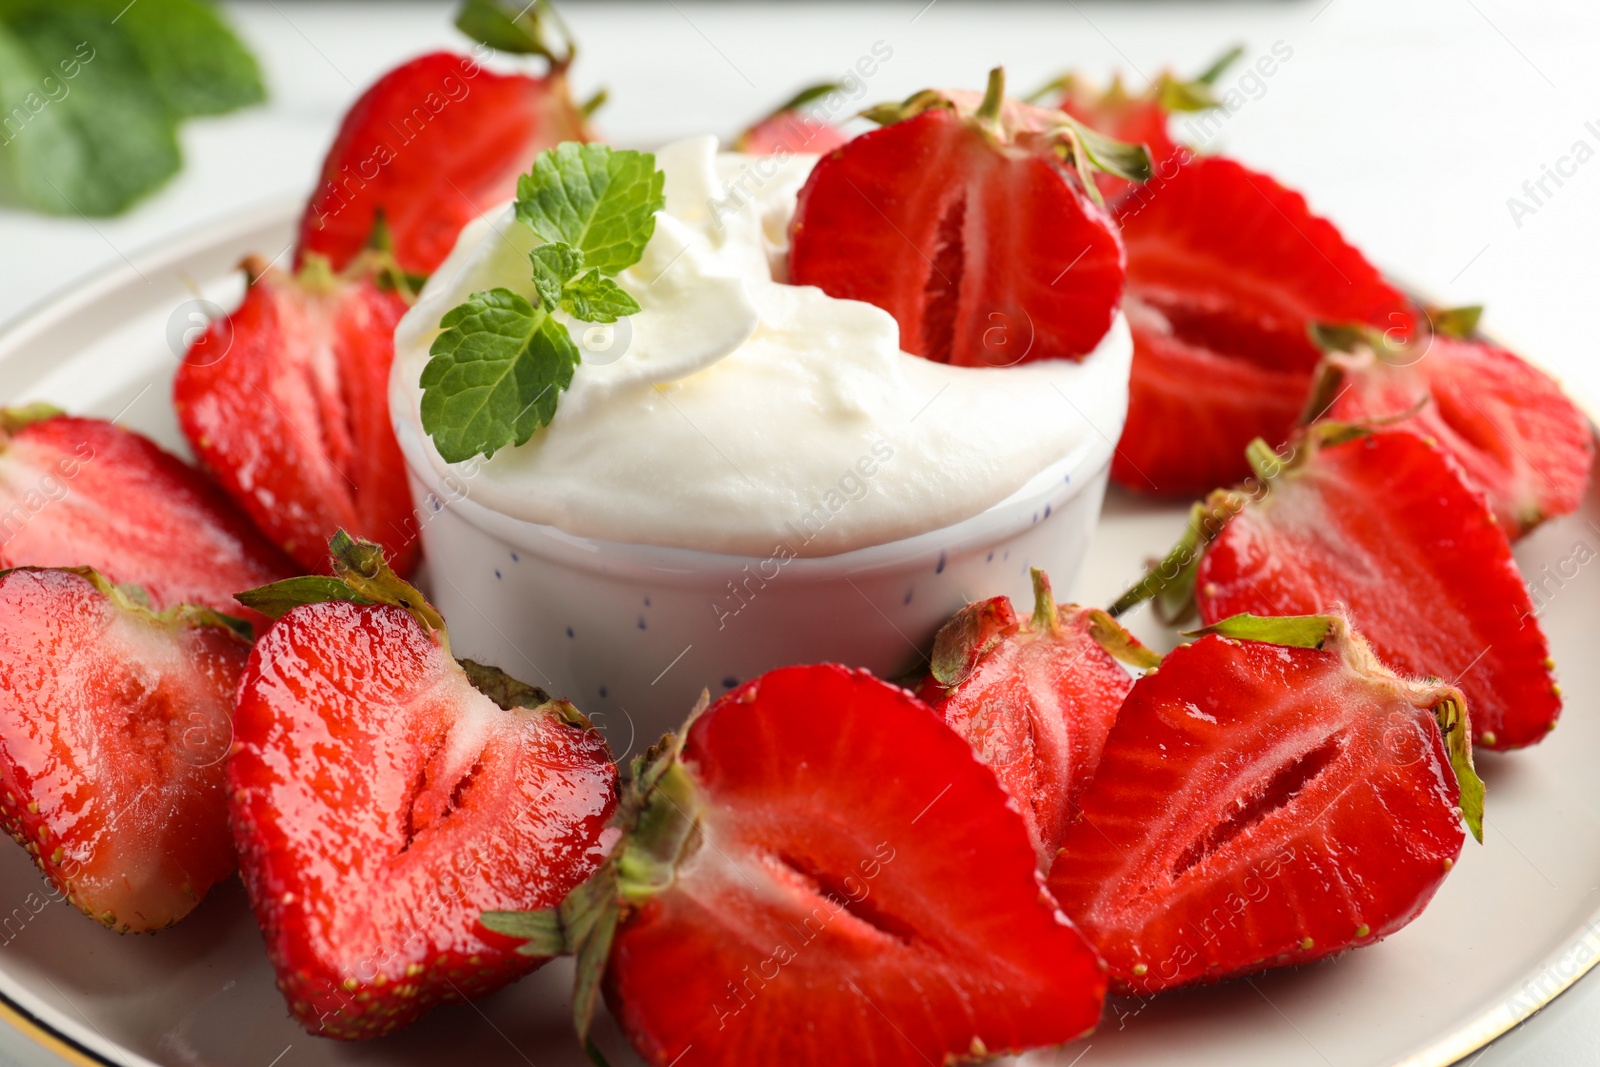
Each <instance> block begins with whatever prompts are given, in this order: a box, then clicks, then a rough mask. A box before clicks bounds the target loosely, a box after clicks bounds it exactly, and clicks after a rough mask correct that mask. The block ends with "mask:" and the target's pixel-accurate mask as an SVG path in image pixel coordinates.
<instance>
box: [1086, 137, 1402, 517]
mask: <svg viewBox="0 0 1600 1067" xmlns="http://www.w3.org/2000/svg"><path fill="white" fill-rule="evenodd" d="M1116 211H1117V220H1118V222H1119V223H1121V225H1122V237H1123V241H1124V243H1125V244H1126V246H1127V252H1128V298H1127V304H1128V323H1129V325H1130V326H1131V327H1132V328H1133V345H1134V349H1133V375H1132V381H1131V384H1130V392H1129V401H1128V421H1127V423H1126V425H1125V426H1124V428H1123V431H1122V439H1121V440H1120V441H1119V442H1118V444H1117V455H1116V458H1114V459H1113V460H1112V465H1111V476H1112V477H1113V478H1114V479H1116V481H1117V482H1118V483H1119V484H1121V485H1124V486H1127V487H1128V488H1130V489H1135V490H1138V491H1141V492H1155V493H1161V494H1166V495H1199V494H1202V493H1205V492H1207V491H1209V490H1211V489H1214V488H1216V487H1217V486H1220V485H1227V484H1229V483H1231V482H1234V481H1238V480H1239V479H1241V478H1243V477H1244V476H1245V475H1246V474H1247V473H1248V469H1247V468H1246V467H1245V465H1244V460H1243V456H1244V449H1245V446H1246V445H1248V444H1249V443H1250V441H1252V440H1253V439H1255V438H1256V437H1263V438H1265V439H1266V440H1267V441H1268V442H1269V443H1271V444H1273V445H1277V444H1281V443H1282V442H1283V441H1284V440H1286V439H1287V438H1288V436H1289V434H1290V432H1291V431H1292V430H1293V428H1294V425H1295V422H1296V421H1297V419H1298V416H1299V414H1300V412H1301V410H1302V409H1303V408H1304V406H1305V403H1306V397H1307V395H1308V394H1309V392H1310V391H1311V383H1312V377H1313V373H1314V372H1315V370H1316V367H1317V363H1318V360H1319V359H1320V356H1321V354H1320V352H1319V351H1318V350H1317V348H1316V346H1315V345H1313V344H1312V343H1311V339H1310V337H1309V335H1308V330H1309V327H1310V326H1311V324H1312V323H1314V322H1360V323H1366V324H1370V325H1373V326H1377V327H1378V328H1380V329H1385V330H1390V331H1392V332H1394V333H1395V334H1396V335H1402V334H1408V333H1409V332H1410V331H1411V330H1412V329H1413V328H1414V326H1415V318H1414V314H1413V312H1412V311H1411V310H1410V307H1409V305H1408V303H1407V301H1406V299H1405V297H1404V296H1402V295H1401V294H1400V292H1399V291H1398V290H1396V289H1395V288H1394V287H1393V286H1391V285H1389V284H1388V283H1387V282H1385V281H1384V280H1383V278H1382V277H1381V276H1380V275H1379V274H1378V272H1377V271H1376V270H1375V269H1374V268H1373V267H1372V265H1371V264H1369V263H1368V262H1367V261H1366V259H1365V258H1363V257H1362V255H1361V253H1360V252H1358V251H1357V250H1356V249H1354V248H1353V247H1351V246H1350V245H1349V244H1348V243H1347V242H1346V241H1345V240H1344V238H1343V237H1341V236H1340V235H1339V231H1338V230H1337V229H1335V228H1334V226H1333V224H1332V223H1330V222H1328V221H1327V220H1325V219H1322V218H1320V217H1318V216H1316V215H1313V214H1312V213H1311V210H1310V209H1309V208H1308V207H1307V206H1306V202H1305V198H1304V197H1302V196H1301V195H1300V194H1299V193H1296V192H1294V191H1292V190H1290V189H1287V188H1285V187H1284V186H1282V185H1280V184H1278V183H1277V182H1276V181H1274V180H1272V179H1271V178H1269V177H1268V176H1266V175H1265V174H1260V173H1257V172H1255V171H1251V170H1249V169H1247V168H1245V167H1243V166H1240V165H1239V164H1238V163H1235V162H1233V161H1232V160H1229V159H1223V158H1220V157H1215V156H1213V157H1204V158H1196V159H1193V160H1192V161H1190V162H1187V163H1185V164H1184V165H1182V166H1177V167H1169V168H1167V169H1166V170H1165V171H1163V173H1161V174H1160V175H1158V176H1157V177H1156V178H1155V179H1154V180H1152V181H1150V182H1148V183H1147V184H1145V185H1144V186H1141V187H1139V188H1137V189H1135V190H1133V191H1132V192H1131V193H1130V194H1129V195H1128V196H1126V197H1124V198H1123V199H1122V200H1121V201H1119V202H1118V204H1117V206H1116Z"/></svg>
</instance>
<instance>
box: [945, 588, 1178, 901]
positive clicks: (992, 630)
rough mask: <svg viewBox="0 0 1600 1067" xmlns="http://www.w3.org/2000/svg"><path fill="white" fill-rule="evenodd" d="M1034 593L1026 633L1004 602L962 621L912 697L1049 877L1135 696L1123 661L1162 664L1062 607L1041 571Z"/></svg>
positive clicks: (969, 610) (970, 612)
mask: <svg viewBox="0 0 1600 1067" xmlns="http://www.w3.org/2000/svg"><path fill="white" fill-rule="evenodd" d="M1033 594H1034V606H1033V618H1032V619H1031V620H1029V621H1028V622H1021V621H1019V620H1018V619H1017V615H1016V612H1015V611H1014V610H1013V609H1012V607H1011V601H1010V600H1009V599H1008V598H1006V597H1003V596H998V597H993V598H991V599H989V600H981V601H978V602H977V603H974V604H968V605H967V606H966V607H964V608H962V609H961V610H960V611H959V612H957V613H956V615H955V617H954V618H953V619H951V620H950V621H949V622H948V623H946V624H945V625H944V628H943V629H941V630H940V631H939V635H938V637H937V638H935V640H934V645H933V664H932V666H933V669H932V672H931V673H930V674H929V675H928V677H927V678H925V679H924V680H923V682H922V684H921V686H920V687H919V688H918V690H917V692H918V695H919V696H921V697H922V698H923V699H924V700H926V701H927V702H928V705H929V707H931V708H933V710H934V711H936V712H938V713H939V714H940V715H942V716H943V717H944V720H945V722H947V723H949V724H950V726H951V728H952V729H954V730H955V731H956V733H958V734H961V735H962V736H963V737H965V738H966V739H967V740H968V741H970V742H971V743H972V747H973V749H974V750H975V751H976V752H977V753H978V757H979V758H980V759H982V760H983V762H985V763H987V764H988V765H989V767H990V768H991V769H992V770H993V771H994V772H995V774H997V775H998V776H999V778H1000V781H1001V784H1003V785H1004V786H1005V787H1006V788H1007V789H1008V790H1010V791H1011V795H1012V796H1013V797H1015V798H1016V801H1017V806H1018V807H1019V808H1020V809H1021V810H1022V818H1023V821H1024V822H1026V823H1027V824H1028V836H1029V838H1030V839H1031V840H1032V841H1033V847H1034V850H1035V851H1036V852H1037V853H1038V854H1039V863H1040V866H1041V867H1042V868H1043V869H1045V870H1049V869H1050V861H1051V859H1053V858H1054V856H1055V854H1056V849H1057V848H1059V847H1060V845H1061V835H1062V833H1063V832H1064V831H1065V830H1066V825H1067V822H1068V820H1069V819H1071V817H1072V813H1073V809H1074V806H1075V804H1076V801H1077V798H1078V794H1079V793H1081V792H1082V791H1083V789H1084V787H1085V786H1087V785H1088V784H1089V780H1090V778H1092V777H1093V776H1094V768H1095V765H1096V764H1097V763H1099V762H1100V749H1101V746H1103V745H1104V744H1105V740H1106V734H1107V733H1109V732H1110V730H1111V724H1112V722H1114V721H1115V720H1116V717H1117V709H1118V708H1119V707H1121V706H1122V699H1123V697H1125V696H1127V695H1128V690H1129V689H1130V688H1132V686H1133V679H1132V678H1131V677H1130V676H1129V675H1128V672H1127V671H1125V670H1124V669H1123V668H1122V666H1121V664H1119V663H1118V660H1122V661H1123V662H1126V663H1129V664H1132V665H1134V666H1139V667H1150V666H1153V665H1154V663H1155V661H1156V658H1157V657H1156V656H1155V654H1154V653H1152V652H1151V651H1150V650H1149V649H1147V648H1145V647H1144V646H1143V645H1141V644H1140V643H1139V642H1138V640H1137V639H1135V638H1134V637H1133V635H1131V634H1129V633H1128V632H1127V631H1126V630H1124V629H1123V628H1122V627H1121V626H1118V625H1117V623H1116V622H1115V621H1114V620H1112V618H1111V617H1110V616H1109V615H1107V614H1106V613H1105V612H1103V611H1101V610H1100V609H1098V608H1080V607H1077V606H1076V605H1068V606H1067V607H1066V608H1064V609H1063V608H1057V606H1056V602H1055V598H1054V597H1053V596H1052V595H1051V593H1050V579H1049V578H1048V577H1046V576H1045V574H1044V572H1042V571H1040V570H1038V569H1035V570H1034V571H1033Z"/></svg>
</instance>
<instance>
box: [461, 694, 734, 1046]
mask: <svg viewBox="0 0 1600 1067" xmlns="http://www.w3.org/2000/svg"><path fill="white" fill-rule="evenodd" d="M709 703H710V697H709V695H708V694H705V693H702V694H701V696H700V701H699V703H697V704H696V705H695V707H694V710H693V711H691V712H690V713H689V719H688V721H687V722H686V723H685V724H684V726H683V729H682V730H681V731H679V732H678V733H677V734H667V735H666V736H665V737H663V738H662V739H661V740H660V741H659V742H658V743H657V744H655V745H654V746H652V747H651V748H650V750H649V751H647V752H646V753H645V754H644V755H642V756H638V757H636V758H635V759H634V761H633V766H632V780H631V781H630V782H629V783H628V785H627V786H626V787H625V788H624V790H623V794H622V796H621V798H620V799H619V801H618V803H617V813H616V816H615V817H614V818H613V819H612V821H611V825H612V826H614V827H616V828H617V829H618V830H620V831H621V832H622V833H621V836H620V837H619V838H618V839H617V842H616V844H615V845H614V846H613V847H612V849H611V854H610V855H609V856H607V857H606V859H605V860H604V861H603V862H602V863H601V864H600V866H599V867H597V868H596V869H595V871H594V873H593V874H591V875H590V876H589V877H588V879H587V880H585V881H584V882H583V883H582V884H580V885H579V886H577V888H575V889H573V890H572V892H570V893H568V894H567V896H566V898H565V899H563V900H562V901H561V903H560V904H559V905H557V906H556V907H553V908H544V909H542V910H540V911H534V912H485V913H483V915H482V916H481V917H480V919H479V921H480V922H482V923H483V925H484V926H485V927H487V928H488V929H490V930H493V931H495V932H496V933H500V934H504V935H506V936H507V937H514V938H518V939H520V940H522V941H523V942H524V943H523V944H522V945H520V946H518V948H517V951H518V952H519V953H521V954H523V955H525V956H536V957H548V956H560V955H571V956H574V957H576V960H577V968H576V973H575V976H574V979H573V996H572V1021H573V1027H574V1028H575V1029H576V1030H577V1033H578V1040H579V1041H580V1042H581V1043H582V1044H583V1047H584V1049H585V1051H586V1052H587V1053H588V1055H589V1058H590V1059H591V1060H592V1061H593V1062H594V1063H596V1064H597V1065H600V1067H605V1062H606V1061H605V1058H604V1057H603V1056H601V1054H600V1050H599V1049H598V1048H597V1047H596V1046H595V1044H594V1040H593V1038H592V1036H591V1029H592V1027H593V1022H594V1013H595V1009H596V1008H597V1007H598V1006H599V1003H600V986H601V982H602V980H603V979H604V978H605V972H606V966H607V963H608V962H609V960H610V958H611V944H612V941H613V940H614V939H615V936H616V930H617V926H618V924H619V923H620V922H622V920H623V919H624V918H626V916H627V915H628V913H629V912H630V911H631V910H632V909H633V908H636V907H638V906H639V905H641V904H643V903H644V902H646V901H648V900H649V899H650V898H651V897H653V896H655V895H656V894H657V893H660V892H662V891H663V890H665V889H667V888H669V887H670V886H671V885H672V884H673V881H674V880H675V879H676V877H677V871H678V868H679V867H680V866H681V865H682V864H683V863H684V862H685V861H686V860H687V859H688V858H689V857H690V856H691V855H693V854H694V851H695V850H696V849H697V848H698V847H699V845H700V843H701V830H700V816H701V812H702V811H703V809H704V804H703V802H702V800H701V799H700V795H699V789H698V787H697V786H696V785H695V782H694V779H693V777H692V776H691V774H690V773H689V771H688V769H687V768H686V767H685V766H684V765H683V763H682V761H681V760H680V758H679V757H680V756H681V754H682V751H683V740H682V739H683V738H684V737H686V736H688V732H689V729H690V727H692V726H693V725H694V720H695V719H696V718H698V717H699V715H700V713H701V712H703V711H704V710H705V709H706V706H707V705H708V704H709Z"/></svg>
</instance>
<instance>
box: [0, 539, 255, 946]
mask: <svg viewBox="0 0 1600 1067" xmlns="http://www.w3.org/2000/svg"><path fill="white" fill-rule="evenodd" d="M97 583H98V585H97ZM109 590H110V587H109V583H106V582H105V580H104V579H103V578H99V577H98V576H93V577H90V576H86V575H84V574H79V573H75V572H72V571H61V570H11V571H6V572H5V573H4V574H0V786H3V789H4V794H3V796H0V825H3V826H4V827H5V830H6V832H7V833H9V834H10V835H11V836H12V838H13V839H14V840H16V842H17V843H18V844H20V845H23V846H25V847H26V848H27V850H28V852H29V853H30V854H31V855H32V856H33V858H34V860H35V862H37V863H38V865H39V868H40V869H41V870H42V871H43V872H44V874H45V877H47V878H48V879H49V880H50V881H51V883H53V885H54V887H55V889H56V891H58V892H59V893H60V894H61V895H62V896H64V897H65V898H66V900H67V901H68V902H69V903H71V904H72V905H73V906H74V907H76V908H78V909H79V910H81V911H82V912H84V914H86V915H88V916H90V917H91V918H93V919H96V920H98V921H99V922H102V923H104V924H105V925H106V926H108V927H110V928H111V929H113V930H118V931H122V932H128V931H146V930H156V929H160V928H161V927H164V926H170V925H171V924H172V923H175V922H177V921H178V920H179V919H181V918H183V917H184V916H185V915H187V914H188V913H189V912H190V911H191V910H193V908H194V907H195V905H196V904H198V903H199V902H200V898H202V897H203V896H205V894H206V891H207V890H209V889H210V888H211V887H212V886H213V885H214V884H216V883H217V882H219V881H221V880H222V879H224V878H226V877H227V876H228V875H229V874H230V873H232V871H233V866H234V852H233V841H232V838H231V837H230V836H229V833H228V813H227V804H226V800H225V795H224V790H223V770H222V765H223V760H224V758H225V757H226V756H227V753H228V745H229V742H230V740H231V736H232V735H231V725H230V723H231V718H232V711H233V692H234V687H235V684H236V683H237V681H238V678H239V672H240V671H241V670H242V669H243V667H244V663H245V657H246V656H247V654H248V645H247V644H246V642H245V641H244V640H243V639H242V638H240V637H239V636H238V635H237V634H236V633H234V632H233V631H232V630H231V629H229V628H227V627H226V626H224V625H222V624H221V623H220V622H218V621H215V617H214V616H212V617H211V619H210V620H207V619H205V618H202V617H200V614H199V613H196V612H193V611H190V610H188V609H180V610H179V611H178V612H175V613H172V614H171V615H170V616H161V617H158V616H157V615H155V614H154V613H152V612H150V611H148V610H146V609H144V608H142V607H139V606H137V605H136V604H133V603H130V602H129V601H128V600H127V599H126V597H125V596H123V595H122V594H120V593H115V592H109Z"/></svg>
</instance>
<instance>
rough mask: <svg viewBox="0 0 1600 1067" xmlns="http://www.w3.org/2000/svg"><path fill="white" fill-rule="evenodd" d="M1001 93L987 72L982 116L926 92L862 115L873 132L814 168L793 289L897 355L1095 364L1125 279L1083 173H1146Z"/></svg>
mask: <svg viewBox="0 0 1600 1067" xmlns="http://www.w3.org/2000/svg"><path fill="white" fill-rule="evenodd" d="M1004 88H1005V85H1004V79H1003V76H1002V75H1001V72H1000V71H999V69H998V68H997V69H996V70H995V71H993V72H992V73H991V74H990V79H989V89H988V92H987V93H986V94H985V95H984V96H983V98H982V99H981V100H979V99H978V98H977V96H976V94H973V93H965V92H956V91H948V92H946V91H939V90H931V89H930V90H927V91H925V92H921V93H918V94H916V95H915V96H913V97H911V98H910V99H908V100H907V101H906V102H905V103H903V104H897V105H884V106H881V107H878V108H874V109H873V110H871V111H869V112H868V113H867V115H868V117H869V118H872V119H874V120H875V121H878V122H882V123H885V125H884V127H883V128H882V129H879V130H873V131H872V132H870V133H865V134H862V135H861V136H860V137H856V138H854V139H853V140H851V141H849V142H848V143H846V144H845V145H843V146H841V147H840V148H838V149H836V150H835V151H834V152H832V153H831V154H829V155H827V156H825V157H824V158H823V159H822V161H821V162H819V163H818V164H817V166H816V168H815V169H814V170H813V171H812V172H811V176H810V178H809V179H808V180H807V181H806V184H805V186H804V187H803V188H802V189H801V190H800V194H799V198H798V201H797V203H796V206H795V214H794V220H793V222H792V223H791V227H790V252H789V278H790V281H792V282H793V283H794V284H796V285H816V286H819V287H821V288H822V289H823V291H825V292H826V293H827V294H828V295H829V296H833V297H839V298H841V299H848V300H864V301H867V302H868V303H872V304H876V305H877V306H878V307H880V308H883V309H884V310H885V311H887V312H889V313H890V314H891V315H893V316H894V317H895V321H896V322H898V323H899V324H900V347H901V348H903V349H904V350H905V351H907V352H911V353H914V354H916V355H920V356H925V357H926V358H928V359H931V360H935V361H937V362H940V363H956V364H961V365H965V366H986V365H1009V364H1012V363H1016V362H1019V361H1021V360H1024V359H1081V358H1082V357H1083V356H1085V355H1087V354H1088V353H1090V352H1092V351H1093V350H1094V348H1095V346H1096V345H1097V344H1099V343H1100V339H1101V338H1102V337H1104V336H1105V333H1106V331H1107V330H1108V329H1110V327H1111V323H1112V321H1113V319H1114V318H1115V316H1116V313H1117V308H1118V307H1119V306H1120V304H1121V301H1122V275H1123V257H1122V243H1121V241H1120V240H1119V239H1118V237H1117V232H1116V226H1115V225H1114V224H1113V223H1112V221H1111V219H1110V217H1109V216H1108V215H1107V214H1106V212H1105V211H1104V210H1103V209H1102V208H1101V207H1100V206H1099V205H1098V204H1097V203H1096V202H1095V201H1094V200H1093V199H1092V198H1091V195H1090V194H1091V192H1092V190H1093V178H1092V173H1093V169H1094V167H1095V166H1101V167H1108V168H1112V169H1115V170H1117V171H1118V172H1120V173H1123V174H1124V175H1126V176H1130V177H1131V176H1142V175H1143V174H1144V173H1145V172H1146V170H1147V168H1148V159H1147V157H1146V156H1145V154H1144V151H1143V149H1138V148H1134V147H1133V146H1129V145H1119V144H1117V143H1116V142H1113V141H1110V140H1108V139H1105V138H1102V137H1100V136H1099V135H1097V134H1094V133H1092V132H1091V131H1089V130H1087V129H1085V128H1084V127H1082V126H1080V125H1078V124H1077V123H1076V122H1074V121H1073V120H1072V119H1070V118H1068V117H1067V116H1066V115H1064V114H1062V113H1061V112H1058V111H1045V110H1042V109H1040V108H1034V107H1029V106H1028V105H1026V104H1020V103H1017V102H1015V101H1010V100H1006V99H1005V98H1004ZM1063 154H1065V155H1066V156H1067V160H1068V161H1067V162H1063V159H1062V156H1063ZM1095 195H1098V194H1095ZM1001 338H1004V342H1003V343H1001V341H1000V339H1001ZM1019 339H1020V340H1019ZM1019 352H1020V354H1018V353H1019Z"/></svg>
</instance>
